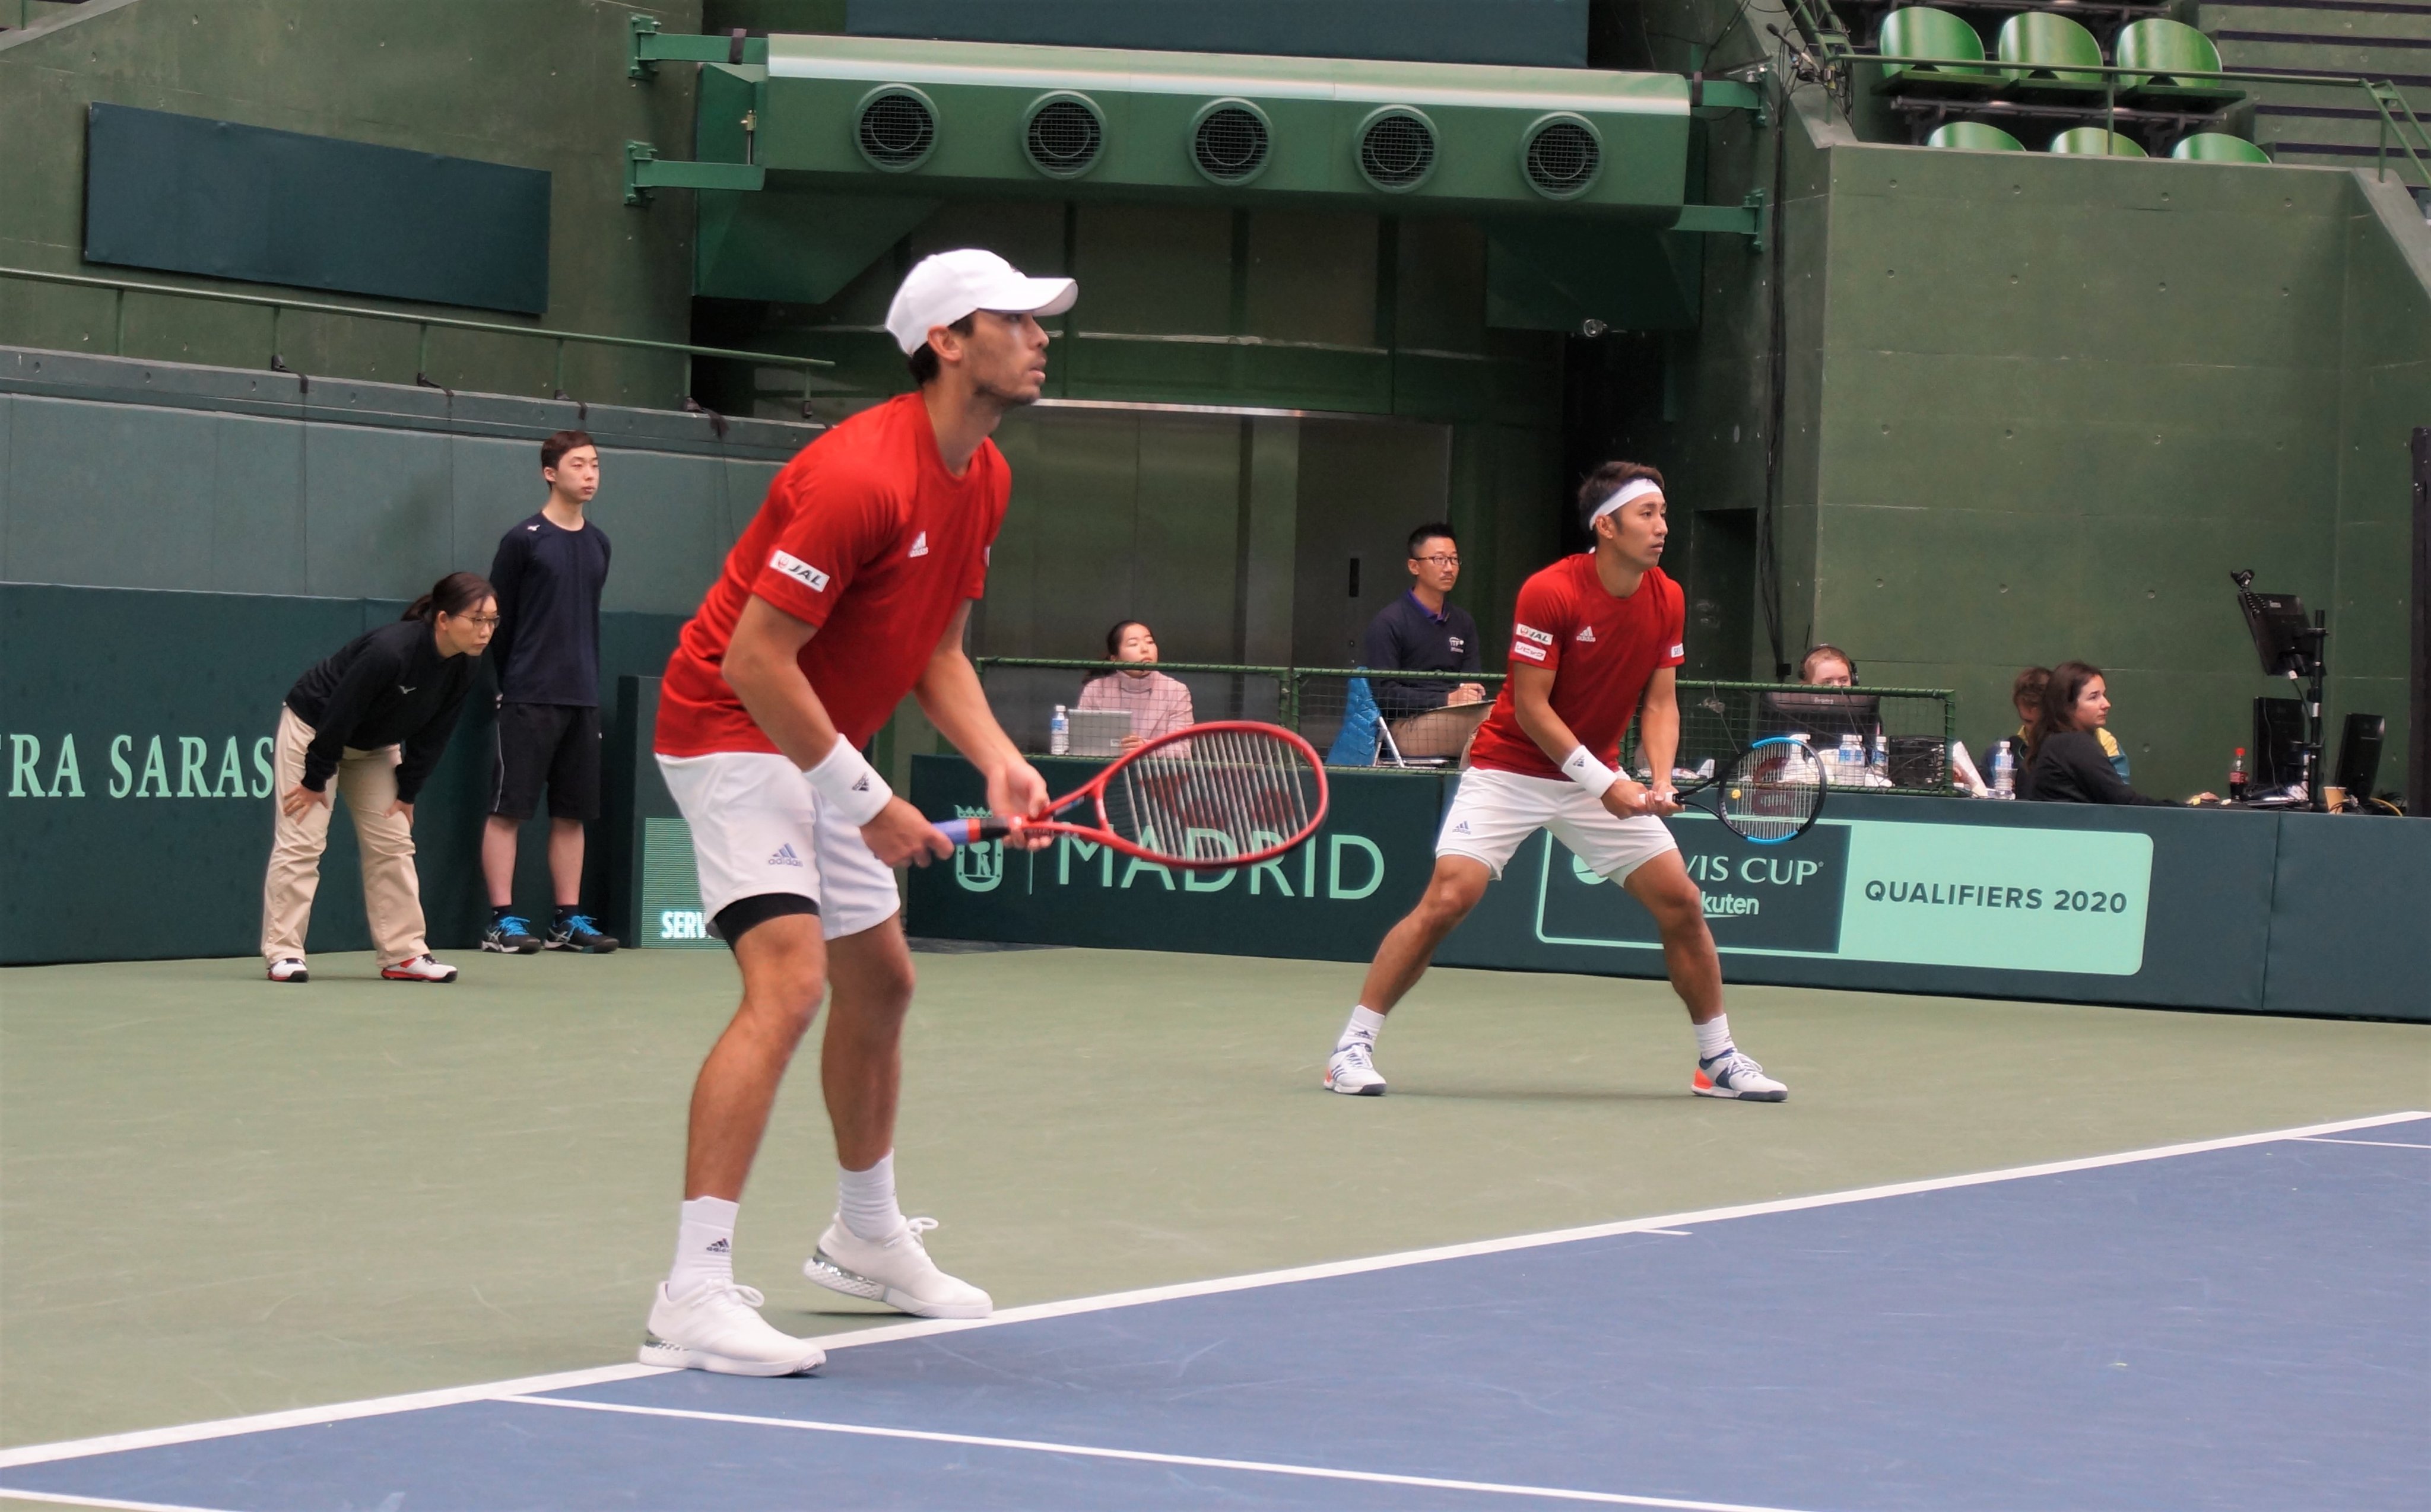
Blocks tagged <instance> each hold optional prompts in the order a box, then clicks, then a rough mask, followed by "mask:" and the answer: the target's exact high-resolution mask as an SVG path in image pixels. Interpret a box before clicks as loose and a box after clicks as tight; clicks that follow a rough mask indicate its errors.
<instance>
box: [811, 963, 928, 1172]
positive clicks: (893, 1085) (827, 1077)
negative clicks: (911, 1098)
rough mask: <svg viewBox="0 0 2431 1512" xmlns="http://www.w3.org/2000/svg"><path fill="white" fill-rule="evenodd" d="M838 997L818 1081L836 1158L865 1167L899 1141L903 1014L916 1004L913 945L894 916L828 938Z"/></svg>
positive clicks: (830, 1011) (849, 1165)
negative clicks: (906, 940) (874, 925)
mask: <svg viewBox="0 0 2431 1512" xmlns="http://www.w3.org/2000/svg"><path fill="white" fill-rule="evenodd" d="M828 950H829V957H828V960H829V969H830V971H831V972H833V973H834V982H835V1001H834V1002H833V1003H831V1004H830V1005H829V1008H828V1028H827V1037H826V1039H825V1040H824V1041H823V1042H822V1043H821V1046H820V1050H819V1087H820V1090H821V1091H823V1092H824V1093H825V1094H826V1095H827V1101H828V1122H829V1123H830V1125H832V1126H833V1127H834V1129H835V1142H836V1164H838V1165H839V1166H842V1167H843V1168H845V1169H846V1170H866V1169H868V1168H870V1167H872V1166H875V1165H877V1164H878V1163H879V1162H880V1160H883V1159H885V1158H886V1156H887V1155H888V1154H889V1153H890V1152H891V1151H893V1150H894V1149H895V1107H896V1102H897V1099H898V1097H899V1096H900V1095H901V1093H902V1088H903V1018H904V1016H905V1015H906V1014H908V1013H909V1012H910V1011H911V1008H912V986H913V973H912V951H911V948H910V947H909V946H908V945H906V944H905V943H904V939H903V930H902V927H901V925H900V924H899V923H898V922H897V919H893V918H890V919H888V920H887V921H886V922H885V923H883V924H880V925H879V926H878V927H877V928H875V929H867V930H863V931H862V932H860V933H858V934H847V935H846V936H845V937H844V938H842V939H839V940H830V941H829V942H828Z"/></svg>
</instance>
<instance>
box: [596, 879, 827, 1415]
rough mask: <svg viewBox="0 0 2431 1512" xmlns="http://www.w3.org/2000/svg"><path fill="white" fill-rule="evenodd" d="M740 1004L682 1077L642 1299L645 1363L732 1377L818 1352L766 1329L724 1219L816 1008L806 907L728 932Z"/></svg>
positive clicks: (818, 959)
mask: <svg viewBox="0 0 2431 1512" xmlns="http://www.w3.org/2000/svg"><path fill="white" fill-rule="evenodd" d="M734 960H735V964H736V966H738V967H740V968H741V970H742V973H743V1003H742V1006H740V1007H738V1008H737V1009H735V1011H734V1017H733V1019H732V1020H731V1021H730V1022H729V1023H728V1024H727V1026H726V1032H725V1033H722V1034H720V1035H718V1037H717V1043H716V1044H715V1045H714V1046H713V1047H711V1049H710V1052H709V1058H708V1059H707V1060H706V1061H703V1062H702V1063H701V1067H700V1074H699V1076H698V1077H696V1079H695V1080H694V1082H693V1092H692V1128H691V1136H690V1140H689V1142H688V1144H687V1145H686V1148H685V1151H684V1204H683V1218H682V1222H681V1224H680V1225H679V1230H678V1234H677V1239H676V1262H675V1268H674V1269H673V1270H672V1271H671V1272H670V1273H669V1274H668V1277H667V1280H666V1283H665V1284H664V1285H662V1286H661V1287H660V1288H659V1292H658V1296H657V1298H656V1299H655V1300H654V1302H653V1303H652V1305H651V1307H650V1326H649V1333H648V1335H647V1336H646V1337H645V1340H644V1342H643V1345H642V1353H641V1358H642V1363H643V1364H645V1365H660V1366H670V1367H676V1368H684V1367H690V1368H693V1369H704V1370H716V1371H721V1372H724V1373H727V1374H732V1375H793V1374H796V1373H798V1372H800V1371H804V1370H810V1369H816V1368H817V1367H818V1366H819V1364H820V1363H821V1362H822V1361H824V1360H825V1359H826V1358H827V1354H826V1352H824V1351H822V1350H821V1349H820V1348H819V1347H818V1346H817V1345H815V1344H813V1343H811V1342H809V1341H808V1340H806V1339H797V1338H794V1337H792V1336H788V1335H785V1334H782V1333H780V1332H779V1331H778V1330H776V1329H774V1328H772V1327H770V1326H769V1325H768V1323H767V1322H766V1321H765V1320H764V1319H762V1318H761V1316H760V1314H759V1311H758V1308H759V1306H760V1303H761V1302H762V1301H763V1299H762V1297H761V1295H760V1293H758V1292H757V1291H754V1290H752V1289H751V1288H750V1287H748V1286H738V1285H735V1284H734V1259H733V1249H734V1223H735V1215H736V1210H737V1204H738V1201H739V1200H740V1199H741V1198H742V1196H743V1184H744V1182H745V1181H746V1179H748V1177H749V1176H750V1174H751V1160H752V1157H753V1156H754V1155H756V1154H758V1153H759V1151H760V1139H761V1136H762V1135H763V1134H764V1133H765V1132H766V1131H767V1127H768V1110H769V1108H770V1107H771V1106H772V1105H774V1104H775V1102H776V1100H777V1088H778V1085H779V1084H780V1083H782V1082H783V1081H784V1079H785V1067H787V1066H789V1065H791V1064H792V1062H793V1059H794V1050H795V1047H796V1046H798V1045H799V1044H800V1043H801V1042H802V1035H803V1034H804V1033H807V1032H808V1031H809V1029H810V1027H811V1019H812V1017H813V1016H814V1015H816V1014H817V1012H818V1007H819V994H820V992H821V991H822V990H824V988H825V985H826V974H827V949H826V947H825V945H824V944H823V943H822V942H821V941H820V938H819V921H818V918H817V916H815V915H811V914H787V915H780V916H777V917H775V918H770V919H766V920H763V922H761V923H759V924H757V925H754V926H753V927H752V928H750V929H749V930H746V931H745V932H743V933H742V934H741V935H740V936H738V937H737V938H736V939H735V941H734Z"/></svg>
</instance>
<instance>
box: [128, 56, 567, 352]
mask: <svg viewBox="0 0 2431 1512" xmlns="http://www.w3.org/2000/svg"><path fill="white" fill-rule="evenodd" d="M548 196H549V176H548V175H547V174H546V173H545V172H542V171H540V170H538V169H532V168H511V167H508V166H505V165H504V164H500V163H491V162H476V161H474V160H471V159H469V158H444V157H441V156H439V155H438V154H436V153H428V152H409V151H406V150H404V149H401V148H397V147H377V146H373V145H371V144H369V143H361V142H342V141H339V140H338V139H336V138H334V137H315V136H307V135H304V134H303V133H301V132H295V131H272V130H267V129H265V128H263V127H260V126H238V125H236V124H234V123H232V122H227V121H211V120H207V119H204V118H203V117H200V116H191V115H176V114H172V113H170V112H168V111H165V110H141V109H133V108H131V107H127V106H120V105H101V104H95V105H93V106H92V107H91V108H90V113H89V115H88V118H87V127H86V160H85V215H84V255H85V259H86V260H87V261H90V262H109V263H117V264H121V265H124V266H127V267H137V268H159V269H164V270H166V271H169V272H174V273H195V274H204V275H207V276H209V277H218V278H241V279H243V280H245V281H247V282H251V283H277V284H289V285H293V286H294V287H297V288H304V289H332V290H340V291H344V292H345V293H347V294H377V295H380V296H383V297H386V298H391V299H413V300H420V301H424V302H427V303H429V304H438V305H462V306H471V307H473V308H476V309H482V310H506V311H516V312H519V313H523V314H535V315H536V314H539V313H540V312H541V311H544V310H545V309H546V308H548Z"/></svg>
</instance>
